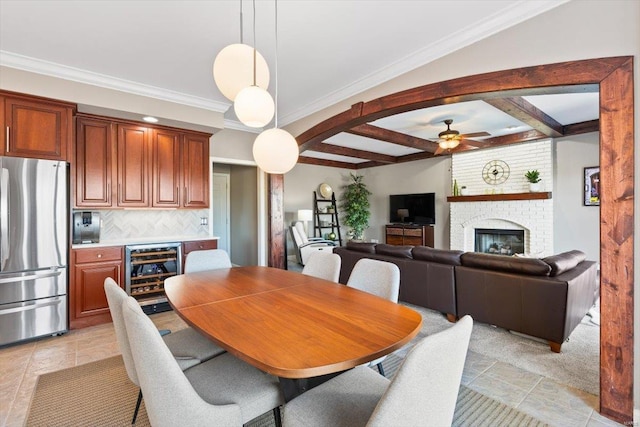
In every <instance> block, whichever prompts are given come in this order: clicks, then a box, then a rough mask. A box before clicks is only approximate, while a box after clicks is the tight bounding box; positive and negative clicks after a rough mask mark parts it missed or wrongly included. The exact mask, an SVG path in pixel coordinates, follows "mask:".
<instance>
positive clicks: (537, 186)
mask: <svg viewBox="0 0 640 427" xmlns="http://www.w3.org/2000/svg"><path fill="white" fill-rule="evenodd" d="M529 191H530V192H531V193H539V192H541V191H542V182H541V181H538V182H530V183H529Z"/></svg>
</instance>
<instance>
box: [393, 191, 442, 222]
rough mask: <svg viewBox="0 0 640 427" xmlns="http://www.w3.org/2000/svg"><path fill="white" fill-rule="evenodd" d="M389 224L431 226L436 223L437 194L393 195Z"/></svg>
mask: <svg viewBox="0 0 640 427" xmlns="http://www.w3.org/2000/svg"><path fill="white" fill-rule="evenodd" d="M389 222H393V223H401V222H402V223H410V224H418V225H431V224H435V223H436V193H421V194H392V195H390V196H389Z"/></svg>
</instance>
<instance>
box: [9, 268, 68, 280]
mask: <svg viewBox="0 0 640 427" xmlns="http://www.w3.org/2000/svg"><path fill="white" fill-rule="evenodd" d="M61 273H62V272H61V271H60V270H57V269H56V270H50V271H48V272H47V273H44V274H30V275H28V276H13V277H6V278H4V279H0V284H1V283H13V282H24V281H25V280H37V279H46V278H47V277H56V276H59V275H60V274H61Z"/></svg>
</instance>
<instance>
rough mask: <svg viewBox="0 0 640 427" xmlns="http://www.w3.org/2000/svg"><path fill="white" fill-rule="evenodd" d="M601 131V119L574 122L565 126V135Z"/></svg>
mask: <svg viewBox="0 0 640 427" xmlns="http://www.w3.org/2000/svg"><path fill="white" fill-rule="evenodd" d="M599 131H600V120H589V121H587V122H581V123H573V124H570V125H566V126H564V129H563V134H564V136H569V135H580V134H582V133H589V132H599Z"/></svg>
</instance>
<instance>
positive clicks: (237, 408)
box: [122, 298, 283, 427]
mask: <svg viewBox="0 0 640 427" xmlns="http://www.w3.org/2000/svg"><path fill="white" fill-rule="evenodd" d="M122 311H123V315H124V320H125V325H126V331H127V335H128V337H129V341H130V345H131V354H132V357H133V360H134V362H135V367H136V371H137V374H138V379H139V381H140V387H141V388H142V391H143V393H144V396H145V406H146V409H147V414H148V416H149V421H150V422H151V425H153V426H154V427H163V426H167V427H169V426H171V427H173V426H183V427H189V426H194V427H196V426H197V427H199V426H204V425H216V426H240V425H242V424H245V423H246V422H248V421H250V420H252V419H254V418H256V417H257V416H259V415H262V414H264V413H266V412H269V411H272V410H273V412H274V416H275V417H276V423H277V424H278V425H279V424H280V409H279V408H280V406H281V405H282V404H283V399H282V393H281V392H280V387H279V385H278V379H277V378H276V377H274V376H272V375H269V374H266V373H264V372H262V371H260V370H258V369H256V368H254V367H253V366H251V365H249V364H247V363H244V362H242V361H241V360H240V359H238V358H236V357H234V356H233V355H231V354H230V353H224V354H222V355H220V356H218V357H214V358H213V359H209V360H207V361H206V362H203V363H201V364H199V365H196V366H194V367H192V368H189V369H187V370H186V371H184V372H183V371H182V370H181V369H180V366H179V365H178V363H177V361H176V359H175V358H174V357H173V355H172V354H171V352H170V351H169V348H168V347H167V346H166V344H165V343H164V341H163V340H162V338H161V337H160V335H159V334H158V333H157V331H156V330H155V327H154V325H153V322H151V319H149V317H148V316H146V315H145V314H144V313H143V312H142V309H141V308H140V306H139V304H138V303H137V302H136V301H135V299H133V298H127V300H126V301H124V303H123V307H122Z"/></svg>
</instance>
